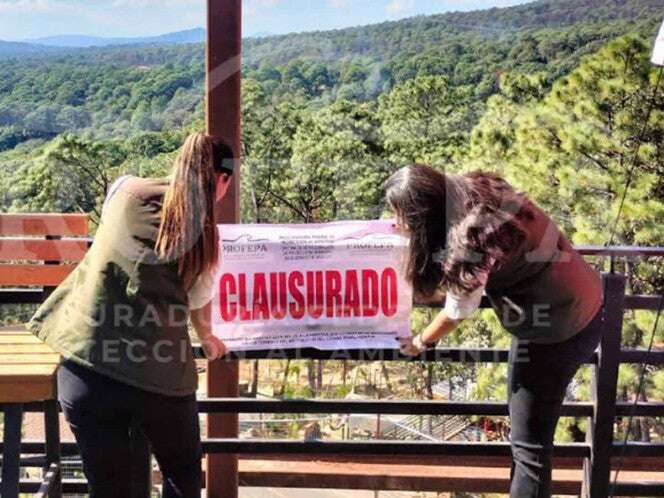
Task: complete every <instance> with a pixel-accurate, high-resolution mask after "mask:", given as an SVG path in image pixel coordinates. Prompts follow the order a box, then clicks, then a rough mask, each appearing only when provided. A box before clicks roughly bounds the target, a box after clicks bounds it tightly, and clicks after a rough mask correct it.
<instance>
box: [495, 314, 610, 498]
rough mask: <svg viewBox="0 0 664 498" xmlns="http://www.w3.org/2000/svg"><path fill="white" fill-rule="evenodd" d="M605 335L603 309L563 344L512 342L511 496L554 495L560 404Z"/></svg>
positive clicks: (510, 400)
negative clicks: (552, 486) (554, 457)
mask: <svg viewBox="0 0 664 498" xmlns="http://www.w3.org/2000/svg"><path fill="white" fill-rule="evenodd" d="M601 337H602V310H600V311H599V313H598V314H597V316H595V318H594V319H593V320H592V321H591V322H590V324H588V326H586V328H584V329H583V330H582V331H581V332H579V333H578V334H576V335H575V336H573V337H572V338H570V339H568V340H566V341H564V342H561V343H558V344H548V345H543V344H535V343H532V342H529V341H524V340H517V339H514V340H513V341H512V348H511V350H510V360H509V373H508V387H509V390H508V396H509V411H510V425H511V433H510V441H511V447H512V459H513V463H512V485H511V492H510V497H511V498H526V497H528V498H549V497H550V496H551V457H552V450H553V438H554V435H555V431H556V425H557V423H558V418H559V416H560V406H561V405H562V402H563V400H564V398H565V392H566V390H567V386H568V384H569V383H570V381H571V380H572V378H573V377H574V374H575V373H576V371H577V370H578V368H579V366H580V365H581V364H582V363H584V361H587V360H588V359H590V357H591V356H592V354H593V352H594V351H595V349H596V348H597V346H598V345H599V343H600V340H601Z"/></svg>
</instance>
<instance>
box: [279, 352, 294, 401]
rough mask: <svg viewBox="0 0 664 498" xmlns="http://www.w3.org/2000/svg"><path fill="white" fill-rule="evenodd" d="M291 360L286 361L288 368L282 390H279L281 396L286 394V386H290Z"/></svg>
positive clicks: (282, 382)
mask: <svg viewBox="0 0 664 498" xmlns="http://www.w3.org/2000/svg"><path fill="white" fill-rule="evenodd" d="M290 363H291V361H290V360H286V368H285V369H284V377H283V379H282V380H281V388H280V389H279V396H283V395H284V393H285V392H286V386H287V385H288V374H289V373H290Z"/></svg>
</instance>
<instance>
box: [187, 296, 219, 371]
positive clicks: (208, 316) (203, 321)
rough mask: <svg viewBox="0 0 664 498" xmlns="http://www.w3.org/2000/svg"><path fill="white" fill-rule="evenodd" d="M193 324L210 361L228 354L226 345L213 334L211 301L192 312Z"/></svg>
mask: <svg viewBox="0 0 664 498" xmlns="http://www.w3.org/2000/svg"><path fill="white" fill-rule="evenodd" d="M191 323H192V324H193V325H194V330H195V331H196V335H198V339H199V340H200V341H201V346H202V347H203V351H204V352H205V357H206V358H207V359H208V360H210V361H212V360H217V359H219V358H221V357H222V356H224V355H225V354H226V345H225V344H224V343H223V342H222V341H221V339H219V338H218V337H217V336H215V335H214V334H213V333H212V302H211V301H209V302H208V303H207V304H206V305H205V306H203V307H202V308H197V309H193V310H191Z"/></svg>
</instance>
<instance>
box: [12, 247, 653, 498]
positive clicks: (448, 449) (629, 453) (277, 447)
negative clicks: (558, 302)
mask: <svg viewBox="0 0 664 498" xmlns="http://www.w3.org/2000/svg"><path fill="white" fill-rule="evenodd" d="M578 249H579V250H580V252H582V253H583V254H584V255H587V256H596V257H605V258H607V259H608V260H609V261H610V263H611V269H613V268H614V260H615V259H616V258H622V257H629V258H635V257H636V258H638V257H657V258H661V257H663V256H664V248H631V247H614V248H602V247H579V248H578ZM602 279H603V282H604V288H605V304H604V313H605V322H604V323H605V327H606V330H605V333H604V336H603V339H602V342H601V345H600V347H599V349H598V352H597V353H596V354H595V355H594V356H593V358H592V359H591V360H590V361H589V363H590V364H592V365H593V366H594V376H593V384H594V386H593V395H592V398H591V399H590V400H589V401H588V402H575V403H564V404H563V406H562V411H561V416H563V417H587V418H588V420H589V421H590V424H589V430H588V433H587V436H588V438H587V441H586V442H584V443H563V444H556V445H555V446H554V457H555V458H556V461H558V462H563V461H564V462H566V465H572V466H574V465H578V464H579V463H580V462H583V469H584V477H583V479H582V481H583V489H582V493H583V496H585V497H591V498H606V497H607V496H610V495H611V496H637V495H642V496H664V478H663V479H662V480H663V482H658V483H655V482H622V481H621V482H618V483H617V484H616V485H615V486H613V485H612V483H611V469H612V464H614V465H613V466H614V468H615V463H616V460H617V459H616V457H618V456H620V457H621V459H622V458H623V457H624V459H625V460H624V462H628V464H627V465H625V467H626V468H628V467H629V466H630V464H629V462H634V461H636V460H638V461H639V462H641V463H639V465H640V466H643V465H644V464H643V462H644V461H645V462H648V463H647V464H646V465H650V464H651V465H652V467H653V468H657V469H659V470H662V471H664V466H663V465H662V462H663V461H664V444H661V443H637V442H628V443H626V444H623V443H621V442H616V441H615V440H614V423H615V417H627V416H630V417H631V416H642V417H663V416H664V402H662V401H657V402H639V403H636V404H635V403H625V402H616V390H617V381H618V369H619V365H620V364H621V363H645V364H648V365H657V366H661V365H664V351H661V350H660V351H653V352H649V353H648V352H646V351H645V350H641V349H622V348H621V332H622V324H623V315H624V311H625V310H651V311H656V310H658V309H659V308H660V307H661V305H662V299H663V297H662V296H635V295H628V296H626V295H625V277H624V276H623V275H622V274H620V273H616V272H608V273H603V274H602ZM42 297H43V294H42V293H41V291H40V290H35V289H29V290H17V289H0V304H10V303H26V302H28V303H36V302H40V299H41V298H42ZM483 306H484V307H486V306H487V303H486V302H483ZM194 349H195V351H194V352H195V354H196V355H197V357H199V358H202V357H203V355H202V351H201V349H200V347H197V346H195V347H194ZM227 359H228V360H247V359H321V360H363V361H377V360H380V361H426V362H439V361H446V362H462V363H504V362H506V361H507V359H508V351H507V350H504V349H472V348H438V349H436V350H431V351H427V352H426V353H424V354H423V355H422V356H421V357H418V358H415V359H412V358H406V357H403V356H402V355H401V354H400V353H399V352H398V351H396V350H348V351H320V350H316V349H298V350H270V351H253V352H248V353H234V354H232V355H230V357H229V358H227ZM25 408H26V411H43V410H44V405H43V404H42V403H33V404H30V405H27V406H26V407H25ZM199 410H200V412H201V413H207V414H222V413H223V414H228V413H233V414H237V413H273V414H277V413H278V414H285V413H291V414H301V413H309V414H330V413H342V414H365V415H366V414H376V415H378V414H400V415H450V416H452V415H466V416H474V415H476V416H506V415H508V406H507V404H506V403H503V402H475V401H463V402H453V401H395V400H389V401H384V400H379V401H364V400H363V401H347V400H323V399H315V400H314V399H291V400H259V399H248V398H206V399H200V400H199ZM2 447H3V445H2V444H0V450H1V449H2ZM44 448H45V446H44V442H38V441H37V442H36V441H28V442H25V443H23V445H22V453H23V454H25V455H30V454H35V453H40V452H41V453H43V452H44ZM136 448H137V451H142V452H143V453H144V454H145V455H146V457H145V458H144V459H143V462H142V466H139V467H138V468H137V469H136V474H135V475H141V476H143V478H144V479H145V481H144V482H142V484H141V485H140V486H139V487H138V488H137V489H138V491H137V494H136V496H141V497H144V496H147V494H146V493H147V492H148V490H149V488H150V483H149V475H150V468H151V467H150V460H149V458H148V455H149V453H148V451H147V445H146V443H145V441H140V440H139V441H136ZM203 449H204V452H205V453H207V454H238V455H240V456H241V457H247V458H257V457H258V456H261V457H265V458H293V459H298V460H307V459H320V458H328V459H330V461H334V460H335V458H339V457H342V456H343V457H344V461H346V462H347V461H355V462H363V461H364V462H366V461H370V460H371V459H376V458H378V459H380V458H381V457H389V460H390V461H391V462H401V461H409V459H412V458H413V457H417V460H418V461H420V462H424V461H429V462H430V461H432V460H431V459H434V461H437V462H446V464H447V465H454V464H457V465H468V464H469V462H473V463H472V465H474V466H481V465H482V462H491V463H490V465H492V466H495V465H496V463H497V462H498V464H507V462H509V458H510V455H511V453H510V447H509V444H508V443H504V442H498V443H485V442H430V441H381V440H377V441H376V440H374V441H352V440H351V441H323V440H318V441H300V440H265V439H250V440H249V439H239V438H232V439H219V438H207V439H204V440H203ZM61 453H62V455H63V457H67V456H74V455H76V454H77V450H76V445H75V444H74V443H72V442H66V443H62V445H61ZM624 462H623V463H624ZM28 463H29V462H28ZM39 463H42V462H39ZM293 473H295V474H296V473H297V468H295V469H293ZM289 482H290V483H291V484H292V482H293V481H292V480H291V481H289ZM335 482H337V481H335ZM371 482H376V481H375V480H372V481H371ZM463 482H465V483H466V485H468V484H467V482H468V481H463ZM262 484H263V485H270V480H269V478H268V479H267V480H265V481H263V482H262ZM273 484H276V485H279V484H280V483H274V482H273ZM281 484H283V483H281ZM321 484H322V482H321V481H320V480H314V479H311V480H310V481H309V482H306V481H304V480H302V481H300V482H299V483H298V485H302V486H303V487H317V486H318V485H321ZM485 484H486V483H485ZM39 485H40V484H39V483H38V482H29V481H24V482H22V483H21V489H22V490H23V491H24V492H36V491H38V488H39ZM337 485H339V486H340V487H342V485H343V483H339V482H337ZM354 486H357V483H355V484H354ZM367 486H368V489H369V488H370V487H371V485H370V484H368V485H367ZM494 488H495V489H494ZM86 489H87V488H86V484H85V482H84V481H80V480H79V481H72V480H65V481H64V483H63V491H64V492H65V493H85V492H86ZM565 489H567V488H565ZM457 490H461V489H457ZM440 491H444V490H442V489H441V490H440ZM484 491H487V492H489V491H492V492H501V491H503V492H504V491H505V490H504V488H503V487H501V486H499V485H498V484H496V486H495V487H492V486H491V485H490V481H489V484H486V487H485V489H484Z"/></svg>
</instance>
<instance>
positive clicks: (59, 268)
mask: <svg viewBox="0 0 664 498" xmlns="http://www.w3.org/2000/svg"><path fill="white" fill-rule="evenodd" d="M88 234H89V231H88V215H87V214H69V213H67V214H61V213H9V214H0V286H2V287H15V286H18V287H21V286H38V287H44V292H50V291H49V290H48V289H51V290H52V288H53V287H57V286H58V285H60V284H61V283H62V281H63V280H64V279H65V278H67V276H68V275H69V274H70V273H71V272H72V271H73V270H74V268H75V267H76V263H78V262H80V261H81V260H82V259H83V258H84V257H85V254H86V252H87V249H88V243H89V241H88V239H87V236H88ZM63 237H66V239H63Z"/></svg>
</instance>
